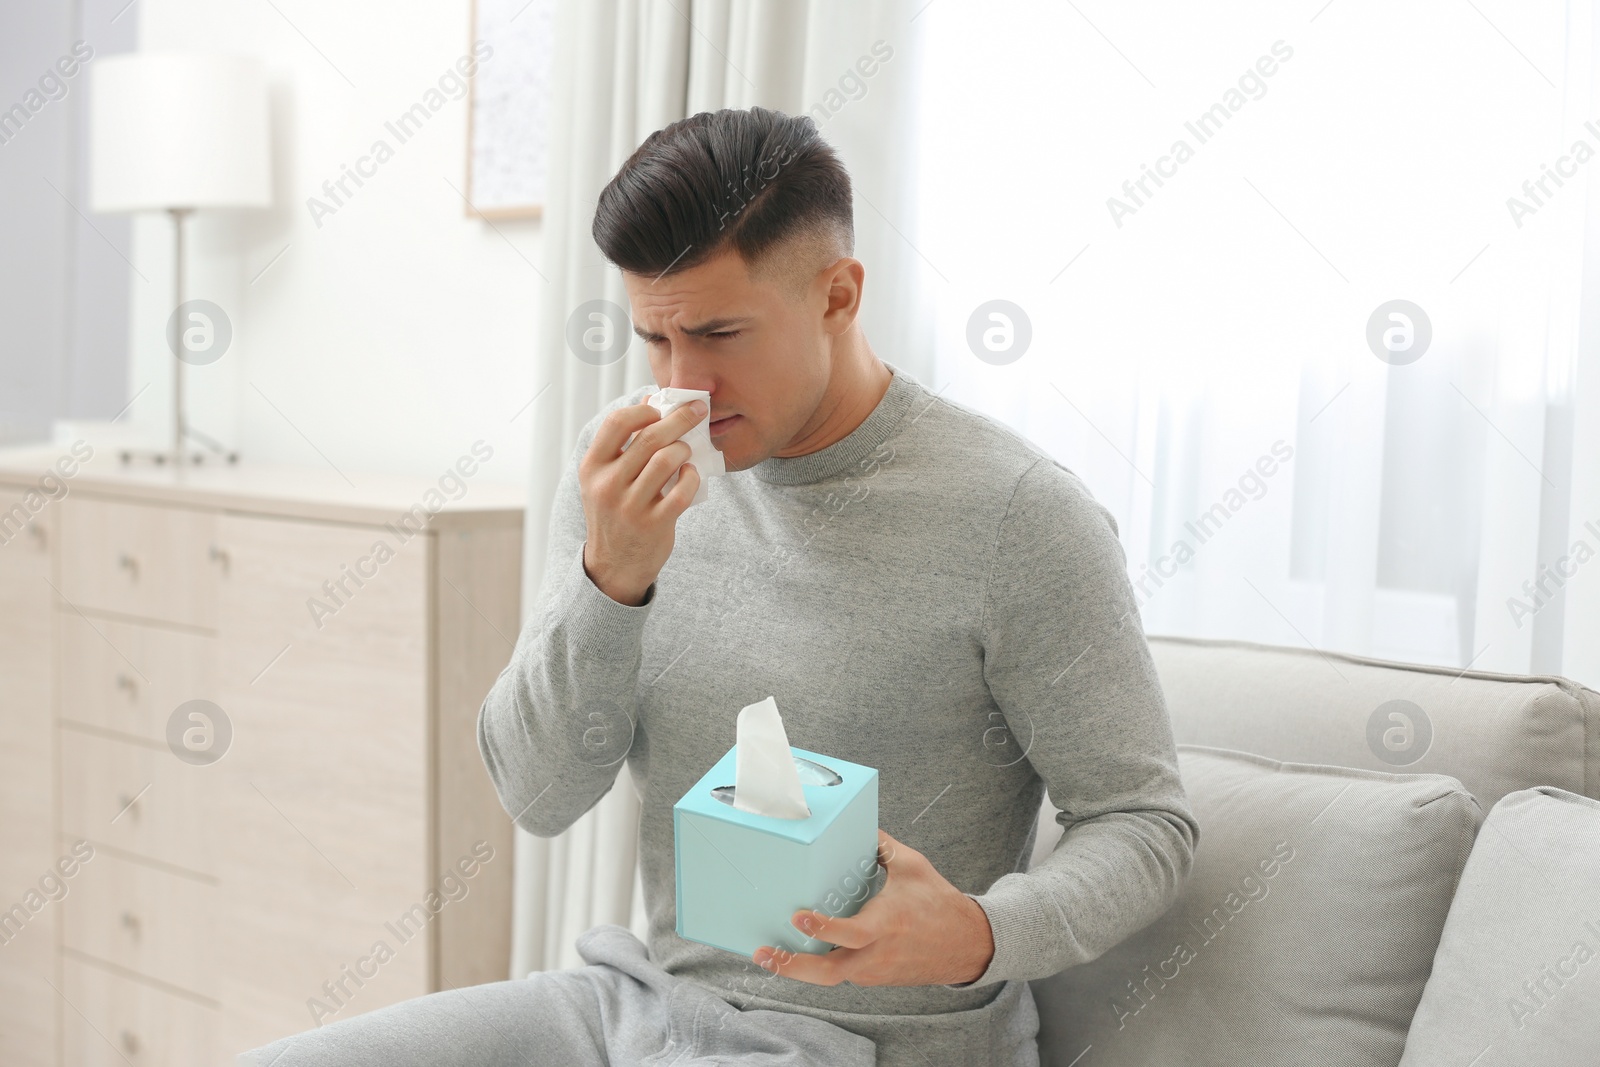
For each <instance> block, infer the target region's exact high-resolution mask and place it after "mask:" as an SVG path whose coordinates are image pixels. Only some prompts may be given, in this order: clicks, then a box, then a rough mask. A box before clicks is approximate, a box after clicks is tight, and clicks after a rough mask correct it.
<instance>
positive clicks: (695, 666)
mask: <svg viewBox="0 0 1600 1067" xmlns="http://www.w3.org/2000/svg"><path fill="white" fill-rule="evenodd" d="M888 366H889V369H890V370H891V371H893V376H892V378H891V381H890V385H889V388H888V392H887V393H886V394H885V395H884V397H883V399H882V401H881V402H879V404H878V405H877V407H876V408H875V409H874V410H873V411H872V413H871V415H870V416H869V417H868V418H867V419H866V421H864V422H863V423H862V424H861V425H860V426H858V427H857V428H856V429H855V430H854V431H853V432H852V433H850V434H849V435H848V436H847V437H845V438H843V439H842V440H840V441H837V442H835V443H834V444H832V445H830V446H828V447H826V448H823V449H821V450H820V451H817V452H813V453H811V454H809V455H805V456H797V457H793V458H778V457H773V458H769V459H767V460H764V461H763V462H761V463H759V464H757V465H756V466H754V467H752V468H751V469H749V470H746V471H739V472H735V473H731V474H729V475H727V476H726V477H723V478H718V479H713V480H712V481H711V483H710V486H709V492H710V499H709V500H707V501H706V502H705V503H702V504H697V505H695V506H693V507H691V508H689V510H688V511H687V512H685V513H684V514H683V516H682V517H681V518H680V519H679V520H678V524H677V536H676V542H675V546H674V548H673V552H672V555H671V557H670V558H669V559H668V561H667V564H666V566H665V568H664V569H663V570H662V571H661V574H660V576H659V577H658V578H657V580H656V582H655V584H654V585H653V586H651V588H650V590H649V592H648V594H647V598H646V601H645V603H644V604H643V605H641V606H638V607H631V606H627V605H624V604H621V603H618V602H617V601H614V600H612V599H611V598H610V597H608V596H606V595H605V594H604V593H602V592H601V591H600V590H599V589H598V588H597V587H596V586H595V585H594V583H593V582H592V581H591V580H590V579H589V577H588V576H587V575H586V574H585V573H584V569H583V562H582V557H583V543H584V540H585V537H586V528H585V525H584V518H583V508H582V502H581V498H580V495H579V490H578V480H577V465H578V460H579V459H580V458H581V457H582V455H583V454H584V452H586V451H587V449H588V447H589V442H590V441H591V440H592V439H593V436H594V432H595V430H596V429H597V427H598V426H599V423H600V419H601V418H602V417H603V415H604V412H602V413H601V415H599V416H596V417H595V418H594V419H592V420H591V421H590V422H589V423H588V424H587V425H586V426H585V427H584V428H583V430H582V432H581V433H580V435H579V437H578V442H577V446H576V449H575V451H574V453H573V455H572V457H571V460H570V462H569V463H568V465H567V468H566V470H565V472H564V474H563V476H562V479H561V482H560V485H559V487H558V490H557V498H556V500H555V504H554V512H553V515H552V518H551V524H550V542H549V556H548V562H547V566H546V570H545V575H544V581H543V586H542V588H541V590H540V595H539V597H538V600H537V603H536V605H535V608H534V610H533V611H532V613H531V614H529V616H528V617H527V620H526V622H525V624H524V626H523V629H522V632H521V635H520V637H519V639H518V642H517V647H516V651H515V652H514V654H513V656H512V659H511V663H510V665H509V666H508V667H507V668H506V670H505V671H504V672H503V673H502V674H501V676H500V678H499V679H498V681H497V682H496V683H495V686H494V688H493V690H492V692H490V694H489V696H488V699H487V700H486V701H485V703H484V705H483V708H482V711H481V713H480V716H479V723H478V734H479V748H480V750H481V752H482V754H483V758H484V762H485V763H486V764H487V766H488V768H489V773H490V775H491V777H492V778H493V780H494V783H495V786H496V788H497V789H498V790H499V794H500V798H501V800H502V801H503V802H504V804H505V807H506V809H507V811H508V812H510V813H512V814H513V815H514V816H515V817H516V820H517V823H518V824H519V825H520V826H522V827H523V828H524V829H525V830H527V831H528V832H530V833H532V834H536V835H538V836H541V837H551V836H554V835H556V834H559V833H561V832H562V831H563V830H565V829H566V828H567V827H568V826H570V825H571V824H572V823H573V822H574V821H575V820H577V819H578V818H579V816H581V815H583V814H584V813H585V812H587V811H588V810H589V809H590V808H591V807H593V806H594V804H595V803H596V802H597V801H598V800H599V799H600V798H601V797H602V796H604V795H605V794H606V793H607V792H608V791H609V790H610V789H611V788H612V786H613V785H614V784H615V782H616V780H617V775H618V772H619V770H620V769H621V767H622V764H623V762H624V760H625V761H626V762H627V764H628V767H629V769H630V771H631V772H632V779H633V782H634V783H635V785H636V787H637V789H638V792H639V796H640V799H641V802H642V806H643V812H642V815H641V818H640V822H639V855H640V860H641V865H642V876H643V886H644V894H645V903H646V909H647V912H648V915H649V937H648V945H649V949H650V955H651V958H652V959H654V960H656V961H657V962H658V963H659V964H660V965H661V966H662V967H663V968H664V969H665V970H666V971H668V972H669V973H671V974H674V975H680V976H683V977H685V978H688V979H690V980H693V981H696V982H699V983H702V984H704V985H707V986H709V987H711V988H712V989H714V990H716V991H717V992H719V993H721V994H722V995H724V996H725V997H727V998H728V1000H729V1001H730V1002H731V1003H733V1004H735V1006H738V1007H746V1006H749V1005H757V1006H770V1005H771V1004H772V1003H773V1002H778V1003H781V1004H782V1005H792V1006H793V1008H794V1010H799V1011H803V1012H806V1013H807V1014H812V1015H818V1016H820V1017H823V1018H828V1019H832V1020H834V1021H836V1022H838V1023H839V1024H840V1025H843V1026H845V1027H846V1028H847V1029H854V1030H856V1031H857V1032H868V1034H869V1036H875V1037H876V1036H879V1035H883V1034H889V1035H891V1036H892V1037H893V1039H894V1040H904V1041H908V1042H913V1041H916V1040H917V1038H916V1036H915V1035H916V1034H917V1033H919V1032H931V1031H919V1029H918V1025H917V1024H918V1022H919V1020H918V1019H917V1017H918V1016H933V1015H943V1014H944V1013H950V1012H961V1011H968V1010H969V1009H977V1008H980V1007H983V1006H985V1005H988V1004H990V1002H991V1001H994V1000H995V999H996V998H997V994H998V993H999V991H1000V990H1001V989H1002V983H1005V982H1007V981H1011V982H1018V983H1020V982H1021V981H1022V980H1025V979H1030V978H1038V977H1042V976H1044V975H1048V974H1052V973H1054V972H1056V971H1059V970H1062V969H1064V968H1067V967H1072V966H1074V965H1077V964H1081V963H1084V962H1086V961H1088V960H1092V959H1094V958H1095V957H1097V956H1099V955H1100V954H1101V953H1103V952H1105V951H1106V950H1107V949H1109V948H1111V947H1112V946H1114V945H1116V944H1117V943H1118V942H1120V941H1122V940H1123V939H1124V938H1126V937H1128V936H1129V935H1130V934H1132V933H1134V932H1135V931H1137V930H1139V929H1140V928H1142V927H1144V926H1145V925H1147V924H1148V923H1150V922H1151V921H1153V920H1154V919H1156V918H1157V917H1158V916H1159V915H1161V914H1162V913H1163V912H1164V911H1166V909H1167V908H1168V907H1170V906H1171V905H1172V903H1173V902H1174V901H1175V900H1176V899H1177V894H1178V892H1179V889H1180V888H1181V886H1182V883H1183V881H1184V879H1185V878H1186V877H1187V876H1188V873H1189V870H1190V867H1191V864H1192V860H1193V854H1194V849H1195V845H1196V843H1197V841H1198V839H1199V826H1198V824H1197V823H1196V821H1195V819H1194V816H1193V814H1192V812H1191V811H1190V809H1189V806H1188V802H1187V799H1186V797H1185V794H1184V791H1183V787H1182V784H1181V782H1180V780H1179V777H1178V766H1177V758H1176V753H1175V752H1174V748H1173V739H1172V732H1171V725H1170V723H1169V720H1168V718H1167V711H1166V705H1165V703H1164V702H1163V699H1162V694H1161V688H1160V685H1159V682H1158V680H1157V677H1156V673H1155V670H1154V667H1153V665H1152V662H1151V658H1150V653H1149V649H1148V647H1147V646H1146V643H1145V639H1144V634H1143V632H1142V630H1141V628H1140V622H1139V616H1138V611H1137V608H1136V606H1135V603H1134V599H1133V595H1132V590H1131V588H1130V586H1129V583H1128V579H1127V575H1126V569H1125V568H1126V562H1125V559H1124V556H1123V552H1122V548H1121V545H1120V544H1119V542H1118V540H1117V531H1116V523H1115V520H1114V519H1112V517H1111V515H1110V513H1109V512H1108V511H1106V509H1105V508H1104V507H1102V506H1101V505H1100V504H1099V503H1098V502H1097V501H1095V500H1094V498H1093V497H1092V496H1091V495H1090V493H1089V491H1088V489H1087V488H1086V487H1085V486H1084V485H1083V483H1082V482H1081V481H1080V480H1079V479H1078V478H1077V477H1076V476H1075V475H1074V474H1072V473H1071V472H1070V471H1068V470H1067V469H1066V468H1065V467H1063V466H1062V465H1061V464H1060V463H1058V462H1056V461H1055V460H1054V459H1052V458H1051V457H1050V456H1049V455H1047V454H1046V453H1044V452H1043V451H1041V450H1040V449H1039V448H1037V447H1036V446H1034V445H1033V444H1031V443H1030V442H1029V441H1027V440H1026V439H1025V438H1023V437H1021V436H1020V435H1018V434H1017V433H1015V432H1014V431H1012V430H1010V429H1008V428H1007V427H1005V426H1004V425H1002V424H1000V423H999V422H997V421H995V420H994V419H991V418H989V417H988V416H985V415H983V414H981V413H979V412H976V411H974V410H972V409H970V408H968V407H965V406H964V405H961V404H958V403H955V402H952V401H949V400H944V399H941V398H938V397H936V396H934V395H933V394H932V393H931V392H930V391H929V390H928V389H927V388H926V387H925V386H924V385H923V384H922V383H921V382H919V381H917V380H915V379H914V378H912V377H910V376H909V375H908V374H907V373H906V372H905V371H904V370H901V369H899V368H897V367H895V366H894V365H892V364H888ZM652 391H653V387H649V386H646V387H642V388H638V389H635V390H633V391H632V392H630V393H627V394H625V395H624V396H621V397H618V398H617V399H616V400H614V401H612V402H611V403H610V404H608V405H607V407H606V409H605V410H606V411H610V410H612V409H613V408H616V407H618V406H622V405H626V404H635V403H638V402H640V401H641V400H642V399H643V398H644V397H645V396H646V395H648V394H649V393H650V392H652ZM769 695H770V696H773V697H775V698H776V701H777V705H778V708H779V710H780V711H781V712H782V714H783V718H784V725H785V727H786V729H787V731H788V735H789V742H790V744H791V745H793V746H795V747H797V748H804V749H810V750H812V751H815V752H822V753H827V754H834V755H838V756H840V757H842V758H844V759H848V760H852V761H854V762H856V763H863V764H866V765H868V766H872V767H876V768H877V769H878V773H879V823H880V825H881V826H882V827H883V828H884V829H885V830H887V831H888V832H889V833H890V834H891V835H893V836H894V837H895V838H896V839H898V840H899V841H901V842H903V843H905V844H906V845H909V846H910V847H912V848H914V849H917V850H918V851H920V852H922V853H924V854H926V855H927V857H928V858H929V860H930V861H931V862H932V863H933V865H934V867H935V868H936V869H937V870H939V872H940V873H942V874H943V875H944V876H945V877H946V878H947V879H949V880H950V882H951V883H953V884H954V885H955V886H956V887H957V888H959V889H960V890H962V891H963V892H965V893H968V894H970V895H972V896H973V897H974V898H975V899H976V900H977V901H978V903H979V904H980V905H981V906H982V907H983V909H984V911H985V913H987V915H988V917H989V922H990V925H991V926H992V928H993V931H994V944H995V951H994V958H993V960H992V962H991V963H990V965H989V967H988V969H987V970H986V971H985V972H984V973H983V974H982V975H981V976H980V977H979V978H978V979H976V980H975V981H973V982H970V983H965V984H960V985H933V986H866V987H859V986H856V985H854V984H852V983H843V984H841V985H839V986H831V987H830V986H821V985H815V984H812V983H807V982H801V981H799V980H797V979H791V978H785V977H782V976H774V975H769V974H768V973H767V972H766V971H764V970H763V969H761V968H759V967H757V966H756V965H755V964H754V963H752V962H751V961H750V960H749V959H748V958H746V957H742V956H738V955H736V954H734V953H730V952H726V951H723V950H722V949H718V948H713V947H710V946H707V945H703V944H699V943H697V942H693V941H687V940H684V939H682V938H680V937H678V936H677V934H676V933H675V915H674V904H675V900H674V880H673V825H672V806H673V804H674V803H675V802H676V801H677V800H678V798H679V797H681V796H682V795H683V793H684V792H685V790H687V789H688V788H689V787H690V786H691V785H693V784H694V783H695V781H696V780H697V779H698V778H699V777H700V776H701V775H702V774H703V773H704V772H705V771H706V770H707V769H708V768H709V767H710V766H711V765H712V764H713V763H715V762H716V761H717V760H718V759H719V758H720V757H721V756H722V755H723V753H725V752H726V751H727V750H728V747H729V746H730V745H732V744H733V739H734V720H735V718H736V716H737V714H738V712H739V709H740V708H742V707H744V706H745V705H746V704H752V703H755V702H756V701H759V700H761V699H763V698H765V697H767V696H769ZM1047 787H1048V789H1049V791H1050V799H1051V801H1052V804H1053V806H1054V807H1055V808H1056V809H1059V810H1058V811H1057V812H1056V813H1055V818H1056V820H1057V821H1058V822H1059V823H1060V824H1061V825H1062V826H1063V827H1064V828H1065V834H1064V836H1063V837H1062V838H1061V841H1060V843H1059V844H1058V845H1057V846H1056V847H1055V850H1054V851H1053V852H1051V853H1050V854H1049V855H1048V856H1047V857H1045V858H1044V859H1043V860H1041V862H1040V863H1039V864H1038V865H1037V866H1035V867H1034V868H1033V869H1032V870H1025V867H1026V865H1027V862H1028V859H1029V856H1030V853H1031V850H1032V847H1033V843H1034V840H1035V836H1036V832H1037V819H1038V815H1039V810H1040V804H1041V801H1042V797H1043V793H1044V790H1045V789H1046V788H1047ZM1011 999H1012V1001H1013V1003H1014V1000H1015V998H1011ZM1030 1003H1031V1002H1030ZM1012 1010H1016V1009H1012ZM981 1014H982V1013H980V1012H975V1011H974V1012H969V1015H968V1016H967V1017H968V1018H971V1019H973V1020H974V1025H977V1024H978V1023H979V1022H980V1021H981V1022H982V1025H985V1026H990V1025H993V1022H992V1021H991V1020H981V1019H980V1017H981ZM874 1021H876V1022H877V1023H888V1024H889V1025H887V1026H875V1025H872V1024H873V1023H874ZM917 1051H918V1053H919V1055H918V1056H917V1057H915V1058H916V1059H917V1061H918V1062H922V1061H924V1060H926V1061H929V1062H934V1063H937V1062H939V1061H940V1053H939V1050H938V1049H937V1048H920V1047H919V1049H918V1050H917ZM888 1059H889V1057H887V1056H886V1057H884V1058H882V1059H880V1062H888Z"/></svg>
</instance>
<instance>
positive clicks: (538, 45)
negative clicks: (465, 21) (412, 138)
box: [466, 0, 556, 219]
mask: <svg viewBox="0 0 1600 1067" xmlns="http://www.w3.org/2000/svg"><path fill="white" fill-rule="evenodd" d="M555 7H556V0H474V2H473V5H472V43H473V44H474V45H477V43H478V42H480V41H481V42H483V43H484V44H486V45H487V46H488V50H487V55H486V56H484V57H482V58H480V61H479V63H478V70H477V73H476V74H475V75H474V77H473V78H472V91H471V96H470V97H469V100H468V104H469V107H468V109H467V199H468V200H469V201H470V203H469V204H468V205H467V206H466V212H467V214H468V215H482V216H483V217H485V218H490V219H529V218H538V217H539V215H540V213H541V212H542V211H543V210H544V198H545V182H546V180H547V176H548V172H549V156H550V141H549V123H550V57H551V45H552V43H553V39H554V36H555Z"/></svg>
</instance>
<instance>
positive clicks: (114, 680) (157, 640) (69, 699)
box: [59, 608, 217, 742]
mask: <svg viewBox="0 0 1600 1067" xmlns="http://www.w3.org/2000/svg"><path fill="white" fill-rule="evenodd" d="M59 615H60V621H61V718H63V719H66V720H69V721H71V722H81V723H88V724H89V725H91V726H99V727H101V728H103V729H106V730H116V731H118V732H119V733H125V734H133V735H135V736H137V737H146V738H149V739H150V740H152V741H163V742H164V741H165V739H166V731H167V720H168V718H170V717H171V715H172V713H173V711H174V709H176V708H177V707H178V706H179V705H180V704H183V703H184V702H185V701H189V700H195V699H199V698H205V699H214V698H215V693H214V692H213V691H212V684H211V682H212V678H213V676H214V674H215V671H214V669H213V666H212V664H213V661H214V659H215V651H216V645H217V641H216V639H215V638H212V637H206V636H204V635H202V634H196V633H190V632H187V631H184V630H171V629H166V628H163V627H159V626H147V625H142V624H140V623H132V622H120V621H117V620H114V619H104V618H100V619H95V620H94V621H93V622H92V623H91V622H90V621H89V620H88V619H86V618H84V617H83V616H82V615H79V614H78V613H77V612H75V611H73V610H72V609H71V608H65V609H63V610H62V611H61V612H60V613H59Z"/></svg>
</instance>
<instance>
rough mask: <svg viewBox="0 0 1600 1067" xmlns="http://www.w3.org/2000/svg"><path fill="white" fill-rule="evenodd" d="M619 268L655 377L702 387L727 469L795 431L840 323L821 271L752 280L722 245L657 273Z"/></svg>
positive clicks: (755, 458) (771, 450) (749, 463)
mask: <svg viewBox="0 0 1600 1067" xmlns="http://www.w3.org/2000/svg"><path fill="white" fill-rule="evenodd" d="M778 254H779V255H782V253H781V252H780V253H778ZM622 277H623V282H624V283H625V285H626V286H627V289H628V300H629V303H630V304H631V305H632V313H633V323H634V331H635V332H636V333H638V334H639V336H640V337H642V338H644V340H645V342H646V344H647V345H648V348H649V355H650V371H651V373H652V374H653V375H654V376H655V380H656V384H657V385H658V386H660V387H661V388H677V389H707V390H710V392H711V415H710V419H711V427H710V429H711V443H712V444H713V445H715V446H716V447H717V448H718V449H719V450H720V451H721V452H722V454H723V459H724V461H725V463H726V465H727V469H728V470H730V471H740V470H747V469H748V468H750V467H753V466H755V465H756V464H757V463H759V462H761V461H762V460H764V459H766V458H768V457H769V456H772V455H775V454H777V453H780V452H782V451H783V450H784V449H785V447H786V446H788V445H789V444H790V442H792V441H794V440H795V438H797V437H799V436H800V434H801V431H802V430H803V429H804V428H805V427H806V425H807V422H808V420H810V419H811V418H812V416H813V415H814V414H815V413H816V411H817V409H818V407H819V406H820V405H821V403H822V398H823V392H824V390H825V389H826V388H827V385H828V379H829V373H830V366H831V362H830V352H831V342H832V340H833V335H834V333H836V332H838V330H839V328H840V322H839V318H840V316H839V315H837V314H834V315H829V314H828V304H829V297H828V290H829V286H828V284H827V280H826V277H825V276H819V277H818V278H817V279H813V280H812V282H811V284H809V285H808V286H807V287H806V290H805V292H804V293H803V294H789V293H786V292H785V291H784V289H783V287H782V283H781V282H780V280H779V279H777V278H763V279H761V280H759V281H757V280H752V279H751V278H750V276H749V274H748V272H747V270H746V267H745V263H744V260H742V259H741V258H740V257H739V254H738V253H737V252H734V251H731V250H729V251H725V252H722V253H719V254H717V255H715V256H713V257H712V258H710V259H708V260H706V261H705V262H704V263H701V264H699V265H698V266H694V267H690V268H688V269H687V270H683V271H679V272H677V273H674V274H664V275H662V276H660V277H659V278H651V277H647V276H645V275H638V274H631V273H629V272H627V271H624V272H623V275H622ZM724 419H725V420H726V421H722V422H719V421H718V420H724Z"/></svg>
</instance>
